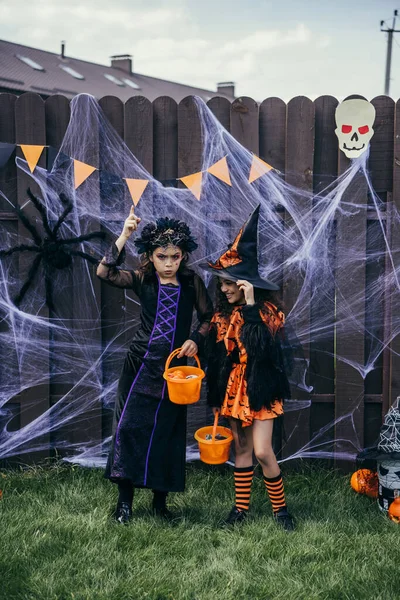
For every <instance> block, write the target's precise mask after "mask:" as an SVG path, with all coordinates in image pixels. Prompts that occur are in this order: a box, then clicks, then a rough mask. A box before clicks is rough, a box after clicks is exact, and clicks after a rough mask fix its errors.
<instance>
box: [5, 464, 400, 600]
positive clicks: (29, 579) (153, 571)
mask: <svg viewBox="0 0 400 600" xmlns="http://www.w3.org/2000/svg"><path fill="white" fill-rule="evenodd" d="M286 470H287V469H286ZM285 487H286V492H287V498H288V503H289V507H290V510H291V512H292V513H293V514H294V515H295V517H296V520H297V531H296V532H295V533H293V534H287V533H285V532H283V531H281V530H279V529H278V528H277V526H276V525H275V523H274V522H273V520H272V518H271V512H270V506H269V503H268V501H267V499H266V496H265V491H264V489H263V482H262V480H261V479H260V478H256V479H255V481H254V482H253V494H252V502H251V510H250V514H249V519H248V521H247V522H246V523H245V524H244V525H242V526H240V527H236V528H234V529H233V530H228V531H227V530H223V529H220V528H219V527H218V522H219V520H220V519H221V518H222V517H224V516H226V514H227V513H228V512H229V510H230V508H231V506H232V503H233V477H232V475H231V474H230V473H229V472H222V471H221V470H218V469H215V468H211V467H210V468H207V469H205V468H196V467H195V466H189V467H188V479H187V491H186V492H185V493H184V494H174V495H171V501H170V508H171V509H172V510H173V511H174V512H175V513H176V514H177V515H178V516H179V517H180V520H179V521H178V523H177V524H176V525H174V526H172V525H168V524H165V523H163V522H160V521H159V520H158V519H155V518H154V517H152V516H151V515H150V512H149V506H150V503H151V492H149V491H148V490H140V491H139V492H138V493H137V495H136V497H135V501H134V521H133V522H132V523H131V524H130V525H128V526H120V525H117V524H115V523H114V522H113V521H112V520H111V518H110V513H111V511H112V509H113V508H114V504H115V501H116V486H113V485H111V484H110V483H109V482H108V481H106V480H104V479H103V478H102V472H101V471H99V470H89V469H82V468H79V467H70V466H55V467H51V468H35V469H28V470H25V471H3V472H2V473H1V476H0V488H2V489H3V499H2V500H1V501H0V531H1V551H0V598H1V599H2V600H3V599H4V600H14V599H24V600H28V599H29V600H39V599H40V600H42V599H43V600H44V599H46V600H56V599H57V600H67V599H75V600H84V599H85V600H86V599H88V600H100V599H101V600H103V599H104V600H128V599H129V600H131V599H150V600H230V599H232V600H233V599H235V600H239V599H240V600H242V599H243V600H244V599H246V600H247V599H250V600H252V599H262V600H267V599H268V600H269V599H274V600H278V599H279V600H303V599H304V600H314V599H318V600H319V599H329V600H331V599H332V600H333V599H337V600H339V599H340V600H344V599H356V598H357V599H358V598H360V599H370V598H371V599H374V600H392V599H393V600H395V599H396V600H398V599H399V598H400V567H399V558H400V526H399V525H397V524H395V523H392V522H391V521H389V520H388V519H387V518H386V517H384V516H383V515H382V514H381V513H380V511H379V509H378V507H377V503H376V501H375V500H371V499H369V498H367V497H364V496H358V495H357V494H355V493H354V492H353V491H352V490H351V489H350V486H349V477H348V476H347V477H346V476H343V475H340V474H338V473H335V472H333V471H327V470H322V469H317V468H315V467H314V468H306V467H304V469H303V471H302V472H301V473H298V472H297V473H294V472H293V473H290V472H287V474H286V478H285Z"/></svg>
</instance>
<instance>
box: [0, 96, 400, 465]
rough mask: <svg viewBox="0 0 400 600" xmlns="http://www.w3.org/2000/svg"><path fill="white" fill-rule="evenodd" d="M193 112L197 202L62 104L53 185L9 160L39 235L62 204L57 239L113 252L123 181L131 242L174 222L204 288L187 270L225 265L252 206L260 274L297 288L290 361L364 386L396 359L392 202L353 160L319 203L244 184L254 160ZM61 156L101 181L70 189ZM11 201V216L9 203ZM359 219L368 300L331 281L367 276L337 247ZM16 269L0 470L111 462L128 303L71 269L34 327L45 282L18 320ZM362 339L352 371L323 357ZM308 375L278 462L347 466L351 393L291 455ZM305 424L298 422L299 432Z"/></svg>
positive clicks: (276, 185)
mask: <svg viewBox="0 0 400 600" xmlns="http://www.w3.org/2000/svg"><path fill="white" fill-rule="evenodd" d="M194 103H195V106H196V108H197V111H198V119H199V122H200V125H201V136H202V162H201V165H199V169H200V170H201V171H203V173H204V177H203V184H202V193H201V200H200V201H198V200H197V199H196V198H195V197H194V196H193V194H192V193H191V191H190V190H188V189H186V188H185V189H184V188H175V187H164V186H163V185H162V184H161V183H160V182H159V181H157V180H156V179H155V178H153V177H152V176H151V175H150V173H148V172H147V171H146V169H145V168H144V167H143V165H142V164H141V163H140V162H139V161H138V160H137V158H136V157H135V156H134V155H133V154H132V152H131V151H130V150H129V148H128V147H127V146H126V144H125V143H124V141H123V140H122V139H121V137H119V136H118V134H117V132H116V131H115V129H114V128H113V127H112V126H111V125H110V123H109V121H108V120H107V119H106V117H105V115H104V113H103V112H102V110H101V108H100V106H99V104H98V102H97V101H96V100H95V99H94V98H93V97H90V96H87V95H80V96H77V97H75V98H74V99H73V100H72V102H71V118H70V122H69V125H68V128H67V131H66V134H65V136H64V139H63V142H62V145H61V148H60V152H59V154H58V156H57V158H56V160H55V162H54V166H53V168H52V171H51V172H50V173H48V172H47V171H46V170H45V169H42V168H40V167H37V168H36V169H35V172H34V173H33V174H31V173H30V169H29V167H28V165H27V164H26V162H25V161H23V160H22V159H20V158H18V159H17V166H18V168H19V169H21V170H22V171H23V172H24V174H25V175H26V177H30V178H32V180H33V181H34V183H35V184H36V185H37V186H38V187H39V189H40V191H41V194H40V195H41V198H42V199H43V205H44V207H45V210H46V214H47V215H48V219H49V222H50V221H51V222H52V223H53V222H54V223H56V222H57V219H58V218H59V217H60V215H61V214H62V212H63V210H64V208H65V207H64V206H63V204H62V202H61V200H60V194H64V195H65V196H66V197H67V198H70V199H71V201H72V202H73V204H74V209H73V211H72V212H71V214H70V216H69V217H68V219H66V220H65V221H64V223H63V225H62V237H63V238H64V239H67V238H77V239H82V238H81V236H86V235H87V234H90V233H91V232H93V231H98V230H99V229H100V230H101V231H105V232H106V233H107V235H108V236H110V238H111V237H116V236H118V235H119V234H120V233H121V230H122V226H123V222H124V220H125V219H126V217H127V215H128V214H129V210H130V207H131V206H132V200H131V197H130V194H129V192H128V189H127V185H126V182H125V180H124V178H133V179H140V180H143V179H145V180H148V181H149V184H148V185H147V187H146V190H145V192H144V194H143V196H142V198H141V199H140V202H139V204H138V205H137V207H136V213H137V215H138V216H140V217H141V219H142V220H141V224H140V228H142V227H144V226H145V225H146V224H148V223H149V222H152V221H153V222H154V220H155V219H157V218H161V217H169V218H171V219H179V220H182V221H185V222H186V223H187V225H188V226H189V227H190V229H191V231H192V233H193V235H194V236H196V238H197V241H198V243H199V247H198V248H197V249H196V250H195V251H194V252H193V253H192V254H191V266H192V268H193V269H194V270H197V271H198V272H199V274H200V275H201V276H202V277H203V278H204V279H205V280H206V283H207V284H209V283H211V275H208V274H204V273H202V272H201V271H200V270H199V268H198V265H199V264H200V263H202V262H206V261H210V262H212V261H214V260H215V259H216V258H217V257H218V256H220V255H221V254H222V252H223V251H225V250H226V247H227V245H228V243H229V242H230V241H232V239H233V238H232V236H233V235H234V234H235V233H237V232H238V231H239V229H240V227H241V226H242V225H243V223H244V222H245V220H246V219H247V218H248V216H249V215H250V213H251V212H252V211H253V210H254V209H255V207H256V206H257V205H258V204H261V209H260V221H259V249H260V253H259V263H260V271H261V275H262V276H263V277H265V278H267V279H269V280H271V281H273V282H276V283H277V284H278V285H279V286H280V287H281V288H285V289H287V288H290V286H292V285H293V284H294V286H295V289H296V296H295V299H294V303H293V305H291V306H289V307H287V310H286V322H287V331H290V330H291V329H292V330H293V331H294V333H295V334H296V336H297V338H296V339H297V340H298V344H299V346H301V345H303V346H304V345H308V346H309V347H310V348H311V349H312V353H313V356H312V363H311V364H312V365H313V368H314V369H317V370H318V361H319V359H321V362H322V363H323V364H326V361H325V362H324V359H325V358H326V357H328V359H329V360H330V361H331V363H332V364H333V362H334V361H335V365H338V364H339V363H343V362H344V363H346V364H347V365H348V368H349V369H351V370H356V371H357V372H358V373H359V374H360V376H361V377H360V379H361V380H364V379H365V378H366V377H367V375H368V374H369V373H371V372H373V371H375V370H377V369H379V368H380V364H379V359H380V357H381V355H382V352H383V350H384V349H386V348H387V349H388V351H389V352H391V351H392V350H391V346H390V344H391V341H392V340H393V339H394V338H395V337H396V336H397V335H399V334H400V284H399V277H400V269H399V265H400V246H399V245H397V246H395V247H394V248H393V244H390V243H389V240H388V235H387V223H388V221H389V219H386V218H385V217H387V215H390V223H391V231H392V240H400V217H399V212H398V209H397V207H396V206H395V205H394V203H392V202H386V203H383V202H382V201H381V200H380V198H379V197H378V196H377V194H376V193H375V191H374V190H373V187H372V184H371V180H370V176H369V173H368V170H367V165H368V153H367V152H366V153H365V154H363V155H362V156H361V157H360V158H359V159H355V160H353V161H352V162H351V164H350V166H349V168H348V169H347V170H346V171H345V172H344V173H343V174H342V175H340V177H337V178H336V179H334V180H332V181H331V182H330V184H329V185H327V187H325V189H323V190H322V191H320V192H319V193H318V194H316V193H314V192H310V191H308V190H304V189H299V188H296V187H294V186H291V185H289V184H288V183H287V182H286V181H285V180H284V179H283V177H281V176H280V175H279V174H277V173H275V172H274V171H270V172H269V173H268V174H266V175H264V176H263V177H261V178H260V179H259V180H257V181H255V182H254V183H253V184H249V181H248V179H249V172H250V168H251V164H252V161H253V155H252V153H251V152H249V150H247V149H246V148H244V147H243V146H242V145H241V144H240V143H239V142H238V141H237V140H236V139H235V138H234V137H233V136H232V135H230V134H229V133H228V132H227V131H226V130H225V129H224V128H223V127H222V125H221V124H220V123H219V122H218V120H217V119H216V118H215V116H214V115H213V114H212V112H211V111H210V110H209V109H208V108H207V106H206V105H205V104H204V102H202V101H201V100H200V99H198V98H194ZM71 157H72V158H74V159H76V160H79V161H81V162H84V163H86V164H88V165H92V166H93V167H95V168H96V169H98V170H97V171H95V172H94V173H93V174H92V175H91V176H90V177H89V178H88V179H87V180H86V181H85V182H84V183H83V184H82V185H81V186H79V188H78V189H77V190H75V189H74V172H73V161H72V160H71ZM223 157H226V160H227V164H228V167H229V173H230V178H231V183H232V186H230V187H229V186H227V185H226V184H224V183H223V182H221V181H219V180H218V179H217V178H216V177H214V176H213V175H211V174H209V173H207V172H206V171H207V169H208V168H209V167H210V166H211V165H213V164H215V163H216V162H217V161H219V160H221V159H222V158H223ZM176 175H178V174H176ZM286 175H288V174H286ZM314 176H315V177H317V176H318V175H317V174H315V175H314ZM35 189H36V188H35ZM350 192H351V193H350ZM366 194H368V196H369V201H368V203H366V202H365V197H366ZM3 199H4V201H5V202H7V199H6V198H3ZM8 202H9V204H10V206H11V205H12V202H11V200H8ZM216 215H218V219H217V218H216ZM357 219H360V221H361V220H364V221H367V220H369V221H370V222H371V223H372V225H371V226H370V227H369V228H368V236H367V237H368V240H367V245H368V248H369V250H368V251H369V255H368V257H367V260H368V261H369V264H370V265H371V264H373V265H374V266H378V267H379V268H376V269H375V271H374V273H373V276H370V277H368V278H367V284H366V294H364V289H363V290H362V292H360V290H359V289H355V290H353V288H352V286H351V281H350V277H349V279H348V280H343V279H341V280H340V278H339V277H338V274H340V273H341V272H343V271H346V273H347V272H348V273H349V274H353V273H357V272H359V270H360V269H361V270H362V271H363V272H364V273H365V270H366V263H365V260H366V253H365V250H366V239H365V231H361V232H358V231H357V228H356V227H353V229H352V231H353V232H354V234H352V236H351V239H350V240H347V241H346V242H345V243H346V251H345V252H344V251H343V248H341V247H340V244H341V240H340V238H338V239H337V224H338V222H339V221H341V222H342V223H343V222H344V225H345V226H346V224H349V226H350V224H353V223H354V220H355V221H356V222H357ZM43 226H44V225H43ZM342 231H345V227H342ZM138 235H140V229H139V231H138ZM0 239H1V240H2V242H1V245H2V247H3V248H10V249H11V248H12V247H13V246H14V245H15V234H14V233H12V232H10V230H9V229H6V228H5V226H4V223H2V222H1V221H0ZM134 240H135V237H134V236H132V238H130V239H129V241H128V243H127V245H126V250H127V260H126V264H125V265H124V267H125V268H128V269H130V268H135V267H136V266H137V264H138V253H137V248H136V247H135V244H134ZM336 242H337V244H336ZM84 244H85V246H84V250H83V248H82V251H85V252H86V253H87V254H89V255H91V256H94V257H100V256H101V253H100V244H101V240H98V239H89V240H87V241H85V242H84ZM103 249H104V248H103ZM79 250H81V249H79ZM337 250H339V252H336V251H337ZM335 252H336V254H335ZM339 261H340V262H339ZM12 262H13V261H12V260H2V261H0V360H1V365H2V368H1V369H0V457H3V458H9V457H13V456H15V455H18V456H23V455H27V454H33V453H34V452H39V451H42V450H43V451H48V448H49V447H51V448H56V449H57V451H58V452H60V453H62V455H63V456H65V458H66V459H68V460H70V461H71V462H74V461H76V462H79V463H80V464H86V465H102V464H104V462H105V459H106V456H107V452H108V448H109V442H110V434H111V415H112V410H113V406H114V402H115V395H116V393H117V383H118V377H119V373H120V371H121V367H122V365H123V362H124V360H125V356H126V352H127V349H128V347H129V344H130V340H131V338H132V334H133V332H134V331H135V329H136V328H137V327H138V325H139V322H140V320H139V310H138V308H139V306H138V304H139V303H138V300H137V298H136V297H135V296H134V295H133V293H131V292H130V291H124V290H122V291H121V290H115V289H111V288H108V289H107V290H105V289H104V288H103V287H101V286H102V284H101V283H100V282H99V280H98V279H96V277H95V267H94V266H93V267H92V266H91V265H90V264H89V263H88V261H87V260H81V258H80V257H79V256H74V257H73V265H72V268H71V269H53V271H52V285H53V296H54V299H53V302H54V305H55V306H56V307H57V318H50V319H49V318H45V317H44V316H43V315H42V314H41V312H40V310H41V307H42V306H43V297H44V296H43V290H42V286H41V285H39V284H41V282H38V285H37V286H32V287H31V288H30V289H29V294H26V295H25V298H24V303H23V306H22V305H21V307H22V309H20V310H18V309H17V308H16V307H15V305H14V303H13V302H12V298H13V297H14V290H20V289H21V285H22V283H23V281H22V282H21V279H20V275H19V273H18V272H17V269H16V268H13V266H12ZM382 265H383V266H384V268H381V266H382ZM71 298H72V301H71ZM104 298H106V299H107V301H104ZM385 302H386V303H389V302H390V305H391V308H392V328H391V330H390V332H388V333H387V332H384V331H383V328H382V322H383V318H382V315H383V309H382V307H383V306H384V305H385ZM366 307H367V313H366ZM311 313H312V319H311V320H310V318H309V315H310V314H311ZM366 314H367V318H366ZM360 331H362V332H363V334H364V338H365V340H366V343H365V354H364V356H363V357H362V358H361V359H360V358H358V357H355V356H353V355H352V354H351V353H350V352H348V353H347V354H346V356H344V355H341V354H340V351H337V352H336V353H335V348H334V344H333V343H331V342H332V340H333V339H334V337H335V336H336V339H339V338H340V340H341V346H342V347H346V345H347V348H351V347H352V344H353V340H354V336H357V335H358V334H359V332H360ZM336 350H337V348H336ZM38 356H39V357H40V360H38ZM307 366H308V362H307V361H304V360H299V361H298V362H297V363H296V369H295V371H296V374H295V380H296V381H295V383H296V385H295V386H294V389H293V393H292V398H293V399H292V401H290V402H286V403H285V412H286V413H288V415H287V416H288V419H287V421H286V422H290V423H292V429H291V431H287V432H286V433H287V439H288V440H290V451H289V450H287V451H286V453H285V456H284V460H285V461H286V460H290V459H291V458H311V457H313V458H324V459H325V458H333V457H335V458H343V459H344V460H349V459H351V458H355V456H356V455H357V453H358V452H359V451H360V449H361V448H362V447H363V446H364V444H363V440H359V439H358V438H357V433H356V432H357V427H356V426H355V424H354V415H355V414H356V411H357V408H358V406H359V405H360V404H362V402H363V400H364V389H363V386H362V383H361V385H360V386H359V389H357V390H355V391H354V389H353V388H351V394H349V395H351V396H352V398H353V400H352V402H353V403H352V405H351V406H349V407H348V409H346V410H347V412H346V415H345V416H344V417H340V418H339V419H337V420H336V421H335V420H334V418H333V411H332V420H330V418H329V421H330V422H328V423H326V422H324V425H323V427H322V426H321V427H320V429H319V430H318V431H316V432H314V434H313V436H312V439H311V440H310V441H309V442H307V444H304V443H303V442H299V441H298V440H299V439H304V438H302V437H301V431H302V430H304V422H305V421H306V423H307V426H309V423H310V421H312V419H311V418H310V414H311V413H312V410H311V405H312V392H313V390H312V384H311V383H310V378H309V377H308V374H307ZM319 375H320V378H321V379H323V378H327V379H328V378H329V377H332V380H329V382H328V383H329V385H330V386H331V388H332V390H334V386H335V380H334V377H335V375H334V374H331V375H326V374H325V373H319ZM342 383H343V382H342ZM49 390H50V392H49ZM54 390H55V391H54ZM322 393H325V392H322ZM327 393H328V392H327ZM329 393H333V392H329ZM49 397H50V402H49ZM19 407H22V411H25V412H23V413H22V417H23V418H22V419H21V423H18V426H15V422H14V427H13V422H12V418H13V415H14V414H15V413H14V412H13V411H14V410H15V411H17V410H18V408H19ZM306 411H308V413H306ZM188 414H189V422H188V444H189V447H188V456H189V457H191V458H194V457H196V456H198V454H197V451H196V447H195V446H194V445H193V432H194V431H195V430H196V429H198V428H199V427H202V426H203V425H204V424H205V423H204V421H205V408H204V399H203V400H202V401H201V402H199V403H197V404H196V405H193V406H192V407H190V408H189V410H188ZM304 414H307V419H304V420H303V416H304ZM25 417H26V418H25ZM93 423H96V426H94V425H92V424H93ZM338 423H339V424H345V427H343V430H345V431H346V432H348V434H346V439H340V440H338V439H336V438H335V426H336V425H337V424H338ZM99 431H101V432H102V441H100V439H99ZM299 433H300V435H299ZM287 447H289V446H287Z"/></svg>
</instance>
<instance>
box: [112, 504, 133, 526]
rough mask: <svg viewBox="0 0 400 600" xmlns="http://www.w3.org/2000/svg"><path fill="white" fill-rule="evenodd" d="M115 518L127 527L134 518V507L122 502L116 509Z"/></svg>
mask: <svg viewBox="0 0 400 600" xmlns="http://www.w3.org/2000/svg"><path fill="white" fill-rule="evenodd" d="M114 518H115V520H116V521H117V522H118V523H121V525H126V524H127V523H129V521H130V520H131V518H132V507H131V506H130V504H128V503H127V502H121V503H118V504H117V508H116V509H115V513H114Z"/></svg>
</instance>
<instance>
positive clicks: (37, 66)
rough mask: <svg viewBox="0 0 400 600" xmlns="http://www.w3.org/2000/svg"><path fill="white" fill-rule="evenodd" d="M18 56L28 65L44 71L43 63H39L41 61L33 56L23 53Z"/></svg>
mask: <svg viewBox="0 0 400 600" xmlns="http://www.w3.org/2000/svg"><path fill="white" fill-rule="evenodd" d="M16 57H17V58H19V60H22V62H24V63H25V64H26V65H28V67H32V69H35V70H36V71H44V68H43V67H42V65H39V63H37V62H35V61H34V60H32V59H31V58H28V57H27V56H22V55H21V54H17V55H16Z"/></svg>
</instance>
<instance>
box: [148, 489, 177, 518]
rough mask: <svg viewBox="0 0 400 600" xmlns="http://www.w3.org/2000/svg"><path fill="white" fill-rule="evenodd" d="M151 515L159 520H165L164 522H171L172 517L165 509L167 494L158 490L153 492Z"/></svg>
mask: <svg viewBox="0 0 400 600" xmlns="http://www.w3.org/2000/svg"><path fill="white" fill-rule="evenodd" d="M153 494H154V496H153V506H152V509H153V515H154V516H156V517H160V518H161V519H165V520H166V521H173V520H174V515H173V514H172V512H171V511H170V510H168V508H167V504H166V502H167V496H168V492H159V491H158V490H153Z"/></svg>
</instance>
